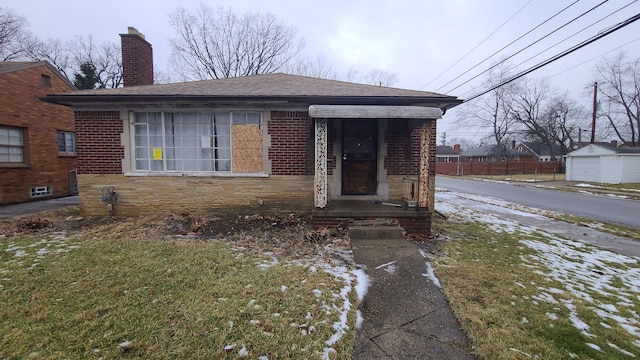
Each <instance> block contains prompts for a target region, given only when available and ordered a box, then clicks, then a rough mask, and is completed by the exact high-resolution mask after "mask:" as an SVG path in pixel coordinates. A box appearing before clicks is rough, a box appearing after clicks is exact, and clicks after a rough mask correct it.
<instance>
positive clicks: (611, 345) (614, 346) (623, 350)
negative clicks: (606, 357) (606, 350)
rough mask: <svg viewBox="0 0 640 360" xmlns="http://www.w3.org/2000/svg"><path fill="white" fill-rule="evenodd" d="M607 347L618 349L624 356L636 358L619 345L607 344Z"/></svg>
mask: <svg viewBox="0 0 640 360" xmlns="http://www.w3.org/2000/svg"><path fill="white" fill-rule="evenodd" d="M607 345H609V346H610V347H611V348H613V349H616V350H618V351H620V352H621V353H623V354H624V355H627V356H629V357H636V356H635V355H634V354H633V353H630V352H628V351H627V350H625V349H621V348H620V347H619V346H618V345H616V344H613V343H610V342H607Z"/></svg>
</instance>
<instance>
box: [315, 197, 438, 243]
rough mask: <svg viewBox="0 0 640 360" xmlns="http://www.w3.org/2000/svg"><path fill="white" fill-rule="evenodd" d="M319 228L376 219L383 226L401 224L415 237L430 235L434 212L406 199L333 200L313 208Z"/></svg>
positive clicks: (316, 224) (345, 225) (346, 226)
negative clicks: (412, 204)
mask: <svg viewBox="0 0 640 360" xmlns="http://www.w3.org/2000/svg"><path fill="white" fill-rule="evenodd" d="M311 215H312V222H313V225H314V226H316V227H342V228H348V227H349V226H350V225H352V224H353V223H354V221H358V220H372V221H374V220H375V223H377V224H379V225H398V226H400V227H402V228H403V229H404V230H405V231H406V232H407V233H409V234H412V235H414V236H415V237H418V238H419V237H423V236H428V235H429V234H430V232H431V231H430V229H431V219H432V215H433V214H432V212H431V211H426V210H423V209H419V208H417V207H410V205H409V206H407V201H405V200H385V201H369V200H331V201H329V202H328V203H327V206H326V207H325V208H316V209H314V210H313V211H312V214H311Z"/></svg>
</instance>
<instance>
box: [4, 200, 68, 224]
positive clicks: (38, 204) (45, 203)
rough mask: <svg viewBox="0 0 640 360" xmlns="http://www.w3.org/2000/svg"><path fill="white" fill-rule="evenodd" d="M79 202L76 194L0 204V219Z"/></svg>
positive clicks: (54, 208) (59, 207)
mask: <svg viewBox="0 0 640 360" xmlns="http://www.w3.org/2000/svg"><path fill="white" fill-rule="evenodd" d="M79 202H80V197H79V196H78V195H76V196H67V197H63V198H57V199H50V200H37V201H28V202H23V203H18V204H9V205H0V219H2V218H10V217H14V216H22V215H29V214H35V213H38V212H40V211H47V210H57V209H62V208H64V207H67V206H72V205H78V203H79Z"/></svg>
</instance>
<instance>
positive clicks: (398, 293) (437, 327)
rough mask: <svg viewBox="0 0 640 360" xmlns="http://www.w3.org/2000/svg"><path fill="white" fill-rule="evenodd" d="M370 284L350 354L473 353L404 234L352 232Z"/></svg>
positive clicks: (415, 356) (389, 356) (463, 355)
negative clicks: (390, 236) (373, 235)
mask: <svg viewBox="0 0 640 360" xmlns="http://www.w3.org/2000/svg"><path fill="white" fill-rule="evenodd" d="M351 247H352V249H353V255H354V258H355V261H356V264H358V266H359V267H363V268H364V269H365V272H366V273H367V275H368V276H369V280H370V285H369V289H368V292H367V295H366V296H365V298H364V301H363V302H362V303H361V304H360V311H361V313H362V317H363V318H364V321H363V323H362V327H361V328H360V329H359V330H358V334H357V339H356V346H355V350H354V354H353V358H354V359H367V360H369V359H463V360H464V359H474V356H473V355H471V353H470V350H469V342H468V339H467V337H466V336H465V334H464V333H463V332H462V330H461V329H460V325H459V324H458V321H457V320H456V318H455V316H454V315H453V312H452V311H451V309H450V308H449V305H448V302H447V300H446V298H445V296H444V294H443V293H442V290H441V289H440V288H439V287H438V286H436V285H435V284H434V282H433V281H432V280H430V279H429V278H428V277H427V276H426V273H427V266H426V262H427V260H426V259H425V258H424V257H423V256H422V255H421V254H420V253H419V251H418V247H417V245H415V244H413V243H411V242H409V241H408V240H405V239H404V238H393V239H378V238H370V239H362V238H355V239H354V238H352V239H351Z"/></svg>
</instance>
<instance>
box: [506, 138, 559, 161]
mask: <svg viewBox="0 0 640 360" xmlns="http://www.w3.org/2000/svg"><path fill="white" fill-rule="evenodd" d="M516 149H517V150H520V151H524V152H527V153H530V154H532V155H535V156H536V158H537V160H538V161H540V162H549V161H551V158H552V152H553V158H554V161H562V159H563V157H564V151H563V150H562V147H561V146H560V145H558V144H553V145H551V146H549V145H547V144H545V143H542V142H522V143H520V144H518V146H516Z"/></svg>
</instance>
